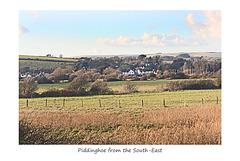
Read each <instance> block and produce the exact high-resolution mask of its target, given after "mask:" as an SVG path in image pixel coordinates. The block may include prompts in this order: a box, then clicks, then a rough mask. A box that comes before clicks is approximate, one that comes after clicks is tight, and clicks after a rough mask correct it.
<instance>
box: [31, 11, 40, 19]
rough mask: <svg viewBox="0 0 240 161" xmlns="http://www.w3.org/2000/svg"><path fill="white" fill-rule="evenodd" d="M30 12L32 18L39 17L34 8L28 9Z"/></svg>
mask: <svg viewBox="0 0 240 161" xmlns="http://www.w3.org/2000/svg"><path fill="white" fill-rule="evenodd" d="M30 13H31V14H32V15H33V17H34V18H39V15H38V12H37V11H35V10H30Z"/></svg>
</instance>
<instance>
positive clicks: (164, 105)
mask: <svg viewBox="0 0 240 161" xmlns="http://www.w3.org/2000/svg"><path fill="white" fill-rule="evenodd" d="M163 107H166V104H165V99H163Z"/></svg>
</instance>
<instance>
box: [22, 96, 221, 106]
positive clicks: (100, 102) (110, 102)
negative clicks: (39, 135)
mask: <svg viewBox="0 0 240 161" xmlns="http://www.w3.org/2000/svg"><path fill="white" fill-rule="evenodd" d="M220 103H221V100H220V99H219V97H215V98H213V97H212V98H208V99H204V98H201V99H194V100H192V99H189V98H188V99H184V100H180V99H177V100H173V99H169V100H168V99H165V98H163V99H156V100H148V99H137V100H136V99H135V100H131V99H129V100H124V99H118V100H117V99H91V100H87V99H86V100H84V99H79V98H76V99H72V98H71V99H65V98H62V99H61V98H58V99H51V98H50V99H38V100H32V99H25V103H24V100H21V102H19V107H20V108H34V107H47V108H64V107H75V108H86V107H87V108H92V107H94V108H106V107H112V108H124V107H165V108H167V107H189V106H193V105H195V106H197V105H201V106H204V105H205V104H207V105H208V104H215V105H218V104H220Z"/></svg>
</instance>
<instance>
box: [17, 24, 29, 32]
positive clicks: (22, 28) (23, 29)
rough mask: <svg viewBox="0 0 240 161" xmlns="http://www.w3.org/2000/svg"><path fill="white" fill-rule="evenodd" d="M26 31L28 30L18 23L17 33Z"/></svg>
mask: <svg viewBox="0 0 240 161" xmlns="http://www.w3.org/2000/svg"><path fill="white" fill-rule="evenodd" d="M28 32H29V30H28V28H26V27H24V26H22V25H20V24H19V34H23V33H28Z"/></svg>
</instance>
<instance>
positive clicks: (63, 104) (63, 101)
mask: <svg viewBox="0 0 240 161" xmlns="http://www.w3.org/2000/svg"><path fill="white" fill-rule="evenodd" d="M64 106H65V99H63V107H64Z"/></svg>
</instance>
